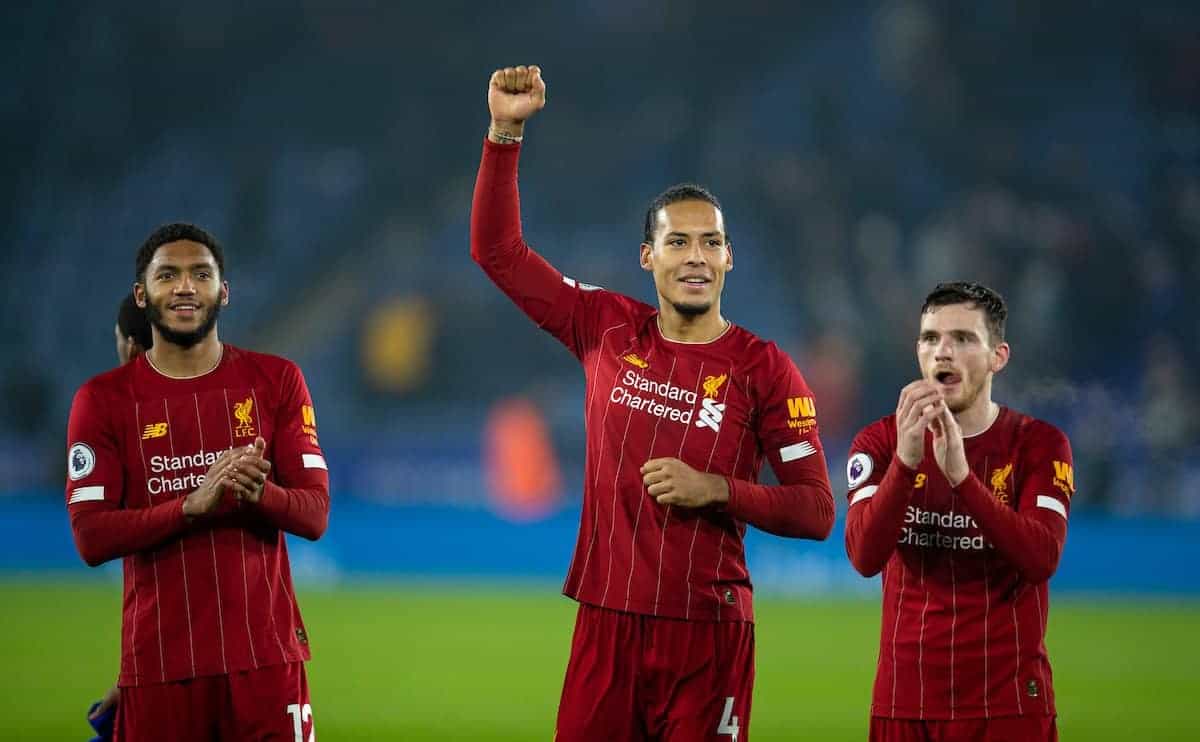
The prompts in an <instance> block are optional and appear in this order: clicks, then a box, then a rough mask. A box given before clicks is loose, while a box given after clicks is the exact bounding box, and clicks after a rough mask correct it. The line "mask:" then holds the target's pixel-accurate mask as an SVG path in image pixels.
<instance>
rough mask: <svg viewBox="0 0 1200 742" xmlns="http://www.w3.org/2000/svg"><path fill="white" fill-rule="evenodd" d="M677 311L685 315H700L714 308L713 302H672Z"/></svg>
mask: <svg viewBox="0 0 1200 742" xmlns="http://www.w3.org/2000/svg"><path fill="white" fill-rule="evenodd" d="M671 306H672V307H674V309H675V311H676V312H679V313H680V314H681V315H683V316H684V317H699V316H700V315H702V314H704V313H705V312H707V311H708V310H710V309H712V302H704V303H702V304H685V303H683V302H681V301H673V302H671Z"/></svg>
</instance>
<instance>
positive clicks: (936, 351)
mask: <svg viewBox="0 0 1200 742" xmlns="http://www.w3.org/2000/svg"><path fill="white" fill-rule="evenodd" d="M952 347H953V346H952V344H951V338H949V337H947V336H943V337H942V339H941V340H938V343H937V345H936V346H934V348H933V359H934V360H935V361H948V360H950V359H951V358H952V357H953V356H954V353H953V352H952Z"/></svg>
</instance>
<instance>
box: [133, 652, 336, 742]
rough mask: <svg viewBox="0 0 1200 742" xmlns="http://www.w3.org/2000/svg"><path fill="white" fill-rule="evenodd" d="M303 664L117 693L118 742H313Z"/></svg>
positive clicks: (313, 734)
mask: <svg viewBox="0 0 1200 742" xmlns="http://www.w3.org/2000/svg"><path fill="white" fill-rule="evenodd" d="M313 726H314V725H313V720H312V706H311V705H310V704H309V697H308V678H307V677H305V674H304V663H303V662H293V663H290V664H286V665H271V666H269V667H260V668H259V669H257V670H246V671H244V672H233V673H230V674H228V675H211V676H208V677H202V678H193V679H191V680H180V681H176V682H173V683H160V684H158V685H143V686H129V687H125V688H122V689H121V701H120V702H119V703H118V704H117V720H116V727H115V729H114V732H113V739H114V740H116V741H117V742H162V741H163V740H171V741H172V742H218V740H239V742H241V741H242V740H245V742H251V741H253V742H266V741H267V740H271V742H276V741H278V742H308V741H309V740H310V739H312V740H315V739H316V732H315V731H314V728H313Z"/></svg>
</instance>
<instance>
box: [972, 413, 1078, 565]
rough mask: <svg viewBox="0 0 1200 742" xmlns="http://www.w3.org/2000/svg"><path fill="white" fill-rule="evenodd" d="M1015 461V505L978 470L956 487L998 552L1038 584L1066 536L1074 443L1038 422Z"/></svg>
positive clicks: (1073, 481) (1054, 429) (1059, 553)
mask: <svg viewBox="0 0 1200 742" xmlns="http://www.w3.org/2000/svg"><path fill="white" fill-rule="evenodd" d="M1015 465H1016V466H1017V467H1020V469H1019V471H1021V472H1022V474H1021V483H1020V485H1019V486H1018V489H1017V502H1016V504H1017V509H1016V510H1014V509H1012V508H1011V507H1009V506H1008V505H1006V504H1004V503H1002V502H1000V501H999V500H997V499H996V498H995V497H993V496H992V493H991V492H990V491H989V490H988V489H987V487H985V486H984V484H983V482H981V481H979V478H978V477H976V476H975V474H974V473H972V474H970V475H968V476H967V478H966V479H965V480H963V482H962V483H961V484H960V485H959V486H958V488H957V490H956V491H957V492H958V494H959V496H960V497H961V498H962V501H963V504H964V506H965V507H966V509H967V512H969V513H970V514H971V516H972V517H973V518H974V519H975V522H976V523H978V524H979V530H980V531H982V532H983V536H984V538H986V539H987V540H988V541H990V542H991V543H992V545H993V546H995V547H996V552H997V553H998V554H999V555H1000V556H1001V557H1003V558H1004V560H1005V561H1007V562H1008V563H1009V564H1011V565H1013V566H1014V567H1015V568H1016V569H1017V571H1018V572H1019V573H1020V574H1021V577H1022V578H1023V579H1024V580H1025V581H1026V582H1030V583H1034V584H1037V583H1040V582H1045V581H1046V580H1048V579H1050V577H1051V576H1053V575H1054V572H1055V570H1056V569H1058V560H1059V557H1061V556H1062V548H1063V543H1065V541H1066V539H1067V515H1068V514H1069V513H1070V500H1071V494H1073V493H1074V491H1075V477H1074V471H1073V469H1072V460H1071V444H1070V443H1069V442H1068V441H1067V437H1066V436H1065V435H1063V433H1062V431H1060V430H1058V429H1057V428H1054V427H1053V426H1050V425H1046V424H1045V423H1040V422H1035V423H1034V424H1033V430H1032V431H1031V432H1030V434H1029V436H1028V437H1027V439H1026V440H1025V441H1024V444H1023V446H1022V448H1021V451H1020V453H1019V455H1018V458H1017V461H1016V462H1015Z"/></svg>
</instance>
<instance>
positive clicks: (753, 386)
mask: <svg viewBox="0 0 1200 742" xmlns="http://www.w3.org/2000/svg"><path fill="white" fill-rule="evenodd" d="M518 151H519V147H517V146H511V145H495V144H492V143H491V142H487V143H485V146H484V157H483V162H482V164H481V166H480V173H479V180H478V181H477V184H476V191H475V202H474V209H473V212H472V254H473V256H474V257H475V259H476V261H478V262H479V263H480V265H481V266H482V267H483V268H484V270H485V271H486V272H487V273H488V275H489V276H490V277H491V278H492V280H493V281H494V282H495V283H496V284H497V285H498V286H499V287H500V288H501V289H502V290H503V291H504V292H505V293H506V294H507V295H508V296H509V297H510V298H511V299H512V300H513V301H514V302H515V303H516V304H517V305H518V306H519V307H520V308H521V309H522V310H523V311H524V312H525V313H526V314H528V315H529V317H530V318H531V319H532V320H533V321H534V322H535V323H537V324H538V326H540V327H541V328H542V329H544V330H546V331H547V332H549V333H550V334H551V335H553V336H554V337H555V338H557V339H558V340H559V341H561V342H562V343H563V344H564V345H565V346H566V347H567V348H568V349H569V350H570V351H571V353H573V354H574V355H575V357H576V358H578V359H579V361H580V363H581V364H582V366H583V370H584V374H585V377H586V383H587V393H586V401H585V406H584V418H585V424H586V428H587V445H588V449H587V464H586V478H585V482H584V494H583V513H582V519H581V522H580V529H579V539H578V542H577V543H576V546H575V554H574V556H573V558H572V560H571V566H570V568H569V570H568V574H567V579H566V584H565V586H564V592H565V593H566V594H567V595H568V596H570V597H573V598H575V599H576V600H579V601H581V602H584V603H588V604H591V605H596V606H601V607H605V608H612V609H615V610H620V611H629V612H633V613H641V614H648V615H655V616H666V617H671V618H681V619H689V620H697V621H726V620H735V621H752V620H753V615H754V613H753V606H752V602H751V583H750V576H749V574H748V572H747V569H746V561H745V555H744V549H743V542H742V538H743V535H744V534H745V529H746V524H747V523H750V524H752V525H755V526H757V527H759V528H762V529H764V530H767V531H770V532H772V533H777V534H781V535H786V536H795V537H807V538H824V537H825V536H826V535H828V533H829V529H830V528H831V527H832V520H833V498H832V494H831V492H830V488H829V480H828V474H827V473H826V469H825V459H824V454H823V453H822V450H821V442H820V439H819V438H818V435H817V421H816V406H815V403H814V401H813V395H812V392H811V391H810V390H809V388H808V386H807V384H806V383H805V381H804V378H803V377H802V376H801V374H800V372H799V371H798V370H797V369H796V367H795V365H794V364H793V363H792V361H791V359H789V358H788V356H787V355H786V354H785V353H783V352H782V351H781V350H780V349H779V348H778V347H777V346H775V345H774V344H773V343H769V342H765V341H763V340H761V339H759V338H757V337H755V336H754V335H753V334H751V333H750V332H748V331H746V330H744V329H742V328H740V327H737V326H730V327H729V329H728V330H727V331H726V332H725V333H724V334H723V335H721V336H720V337H718V338H717V339H715V340H713V341H711V342H708V343H701V344H689V343H681V342H674V341H671V340H668V339H666V338H664V337H663V335H662V333H661V332H660V331H659V327H658V322H657V320H658V310H657V309H655V308H654V307H651V306H648V305H646V304H643V303H642V302H639V301H636V300H634V299H631V298H629V297H626V296H622V295H619V294H615V293H612V292H609V291H605V290H603V289H598V288H596V287H592V286H587V285H585V284H581V283H577V282H576V281H574V280H572V279H570V278H566V277H564V276H563V275H562V274H561V273H559V272H558V271H557V270H556V269H555V268H553V267H552V266H551V265H549V264H548V263H547V262H546V261H545V260H544V259H542V258H541V257H540V256H539V255H537V253H535V252H533V251H532V250H531V249H530V248H529V246H528V245H526V244H525V242H524V241H523V240H522V238H521V235H520V218H519V210H518V209H519V207H518V201H517V191H516V166H517V153H518ZM660 457H674V458H678V459H680V460H682V461H683V462H684V463H686V464H688V465H689V466H691V467H693V468H695V469H697V470H698V471H702V472H710V473H714V474H719V475H721V476H724V477H725V478H726V480H727V481H728V483H729V486H730V499H729V502H728V503H726V504H725V506H724V507H707V508H701V509H687V508H680V507H671V506H664V505H660V504H658V502H657V501H656V500H655V499H654V498H653V497H651V496H650V495H649V494H647V492H646V488H645V487H644V486H643V484H642V475H641V472H640V468H641V466H642V464H644V463H645V462H646V461H647V460H649V459H653V458H660ZM764 460H767V461H769V462H770V463H771V466H772V468H773V469H774V471H775V473H776V476H777V477H778V479H779V482H780V485H779V486H765V485H760V484H757V478H758V473H759V470H760V469H761V467H762V464H763V462H764Z"/></svg>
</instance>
